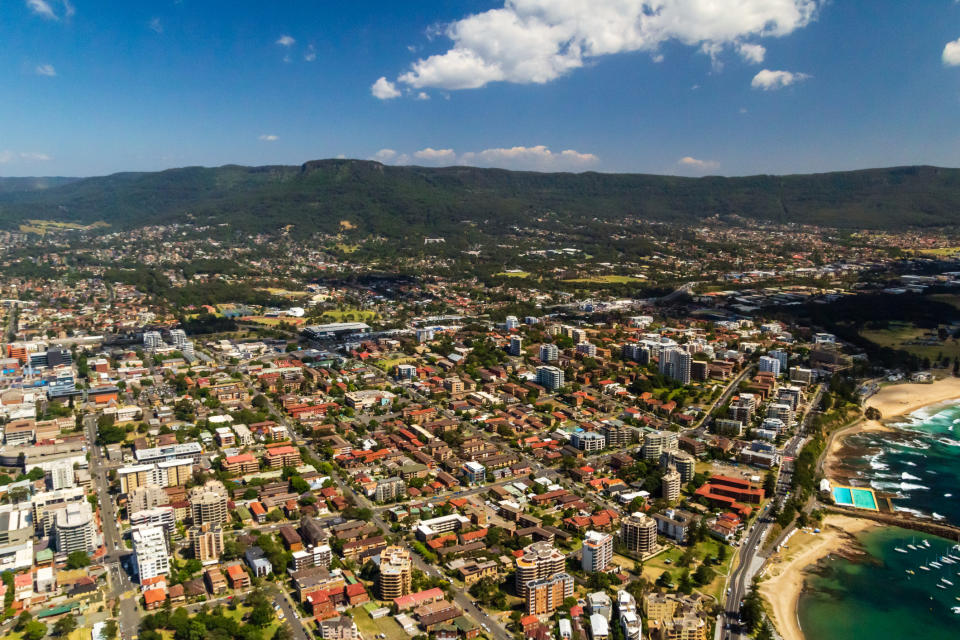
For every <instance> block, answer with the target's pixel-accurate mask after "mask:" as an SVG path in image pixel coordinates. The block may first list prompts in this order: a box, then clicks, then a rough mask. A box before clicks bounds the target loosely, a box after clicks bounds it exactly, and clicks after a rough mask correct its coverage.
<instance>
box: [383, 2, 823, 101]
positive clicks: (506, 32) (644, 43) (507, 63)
mask: <svg viewBox="0 0 960 640" xmlns="http://www.w3.org/2000/svg"><path fill="white" fill-rule="evenodd" d="M822 2H823V0H726V1H718V0H615V1H608V2H596V0H504V5H503V7H501V8H497V9H491V10H489V11H485V12H482V13H477V14H473V15H469V16H467V17H465V18H463V19H461V20H458V21H456V22H453V23H451V24H449V25H446V26H445V27H443V28H442V29H441V33H442V34H443V35H445V36H446V37H447V38H449V39H450V40H452V41H453V45H452V46H451V47H450V49H448V50H447V51H446V52H444V53H440V54H437V55H433V56H430V57H427V58H421V59H419V60H417V61H416V62H414V63H413V64H412V65H411V66H410V68H409V70H407V71H406V72H405V73H402V74H401V75H400V76H399V78H398V80H399V81H400V82H402V83H404V84H407V85H409V86H411V87H413V88H415V89H423V88H427V87H434V88H440V89H475V88H479V87H483V86H485V85H487V84H489V83H490V82H514V83H519V84H530V83H545V82H550V81H552V80H555V79H556V78H559V77H561V76H563V75H565V74H567V73H569V72H570V71H572V70H574V69H578V68H580V67H582V66H584V65H585V64H587V63H589V62H590V61H591V60H593V59H595V58H599V57H601V56H605V55H612V54H618V53H626V52H633V51H648V52H651V53H654V52H656V50H657V48H658V47H659V46H660V45H661V44H663V43H665V42H669V41H676V42H679V43H681V44H684V45H687V46H693V47H697V48H698V49H700V50H702V51H703V52H704V53H707V54H708V55H710V56H711V58H712V59H714V60H715V61H716V56H717V55H719V53H720V52H721V51H722V50H723V49H724V48H725V47H728V46H734V47H738V48H739V47H747V48H748V50H749V51H750V54H749V55H750V56H753V58H751V59H755V58H756V57H757V56H758V55H759V49H757V47H760V45H742V44H741V43H742V41H743V39H745V38H750V37H779V36H785V35H787V34H790V33H792V32H793V31H795V30H797V29H800V28H802V27H804V26H806V25H807V24H809V23H810V22H811V21H812V20H814V19H815V18H816V14H817V9H818V8H819V7H820V4H821V3H822ZM751 48H752V49H751ZM654 55H657V54H655V53H654ZM741 55H745V54H743V53H741Z"/></svg>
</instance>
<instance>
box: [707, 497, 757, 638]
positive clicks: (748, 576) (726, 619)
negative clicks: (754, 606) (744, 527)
mask: <svg viewBox="0 0 960 640" xmlns="http://www.w3.org/2000/svg"><path fill="white" fill-rule="evenodd" d="M769 510H770V506H769V504H768V505H767V506H766V507H764V509H763V511H761V512H760V514H759V515H758V516H757V519H756V521H755V522H754V524H753V527H752V528H751V529H750V531H749V533H748V534H747V537H746V538H745V539H744V540H743V542H742V543H741V545H740V563H739V564H738V565H737V568H736V569H734V570H733V573H732V574H731V576H730V580H729V582H728V583H727V584H728V585H729V589H728V591H727V594H726V604H725V606H724V612H723V615H721V616H720V619H719V620H720V625H722V626H723V627H724V631H723V635H722V636H721V637H722V638H723V640H734V639H737V638H742V637H746V635H745V634H743V633H741V632H740V630H739V623H738V621H739V619H740V603H741V602H743V599H744V598H745V597H746V595H747V592H748V591H749V590H750V587H751V585H752V583H753V577H754V576H755V575H756V573H757V571H758V570H759V569H760V567H761V566H763V558H761V557H760V546H761V544H762V543H763V538H764V536H765V535H766V533H767V528H768V527H769V526H770V525H769V524H768V523H767V522H764V519H765V518H766V515H767V513H768V512H769ZM727 624H729V625H731V629H729V630H727V629H726V625H727Z"/></svg>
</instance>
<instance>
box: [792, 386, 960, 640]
mask: <svg viewBox="0 0 960 640" xmlns="http://www.w3.org/2000/svg"><path fill="white" fill-rule="evenodd" d="M897 426H898V427H899V429H898V431H896V432H893V433H861V434H857V435H855V436H851V437H849V438H847V439H846V441H845V442H844V445H845V446H844V449H843V451H842V452H841V456H842V458H843V459H844V463H843V465H842V466H841V467H839V469H838V471H839V473H840V475H842V476H846V477H847V478H849V481H848V482H849V484H851V485H859V486H864V487H867V486H869V487H871V488H873V489H874V490H875V491H877V492H878V493H885V494H888V495H891V496H892V502H893V504H894V507H895V508H896V509H898V510H902V511H910V512H913V513H915V514H917V515H919V516H923V517H928V518H933V519H937V520H946V521H949V522H952V523H954V524H960V487H958V482H960V405H958V404H951V405H940V406H936V407H928V408H927V409H924V410H921V411H918V412H916V413H914V414H912V415H910V416H908V417H906V418H904V419H903V420H901V421H900V423H899V424H898V425H897ZM841 497H843V496H841ZM849 498H850V499H852V500H855V496H853V495H851V496H849ZM923 539H927V540H928V541H929V542H930V548H927V547H925V546H923V547H921V546H920V545H919V544H918V543H919V542H920V541H921V540H923ZM861 540H862V542H863V545H864V549H865V550H866V551H867V555H866V556H864V557H863V558H862V559H858V560H857V561H850V560H847V559H844V558H841V557H839V556H833V557H830V558H826V559H824V560H822V561H821V562H820V563H819V564H818V565H817V569H816V571H814V573H813V574H812V575H811V576H810V577H809V578H808V579H807V582H806V588H805V589H804V592H803V594H802V595H801V597H800V605H799V609H798V616H799V620H800V625H801V627H802V629H803V631H804V635H805V636H806V638H807V640H886V639H888V638H889V639H890V640H893V639H897V640H900V639H903V638H922V639H923V640H939V639H941V638H944V639H946V638H953V639H955V638H960V614H956V613H953V611H952V610H951V608H952V607H958V606H960V600H957V598H958V597H960V562H957V563H955V564H949V563H941V565H942V566H941V567H940V568H939V569H938V568H935V567H934V568H930V567H929V563H930V562H931V561H936V560H937V559H938V558H939V557H940V556H943V555H947V554H951V553H952V554H953V555H955V556H957V557H960V551H957V550H953V549H952V545H954V544H956V542H957V541H949V540H944V539H941V538H935V537H933V536H926V535H921V534H917V533H916V532H914V531H908V530H905V529H899V528H890V527H888V528H882V529H874V530H871V531H869V532H867V533H865V534H863V535H862V536H861ZM910 544H913V545H914V546H917V547H918V548H917V549H916V550H910V549H909V548H908V545H910ZM897 547H899V548H901V549H904V550H906V551H907V553H899V552H897V551H896V548H897ZM920 565H925V566H928V568H929V569H930V570H929V571H923V570H921V569H920ZM908 569H909V570H911V571H913V572H914V575H910V574H907V573H906V571H907V570H908ZM942 579H946V580H949V581H950V582H952V583H953V585H949V584H947V583H944V582H942ZM938 584H939V585H943V587H944V588H942V589H941V588H939V587H938V586H937V585H938Z"/></svg>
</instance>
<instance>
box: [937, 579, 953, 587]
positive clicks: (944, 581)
mask: <svg viewBox="0 0 960 640" xmlns="http://www.w3.org/2000/svg"><path fill="white" fill-rule="evenodd" d="M940 581H941V582H943V583H944V584H948V585H950V586H951V587H952V586H953V583H952V582H950V581H949V580H947V579H946V578H940Z"/></svg>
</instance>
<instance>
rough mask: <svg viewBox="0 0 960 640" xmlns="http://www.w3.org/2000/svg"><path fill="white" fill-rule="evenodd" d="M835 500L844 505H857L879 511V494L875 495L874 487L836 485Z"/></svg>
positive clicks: (834, 490)
mask: <svg viewBox="0 0 960 640" xmlns="http://www.w3.org/2000/svg"><path fill="white" fill-rule="evenodd" d="M833 501H834V502H836V503H837V504H838V505H840V506H843V507H856V508H857V509H869V510H871V511H879V508H878V507H877V496H876V495H874V493H873V489H863V488H860V487H834V488H833Z"/></svg>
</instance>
